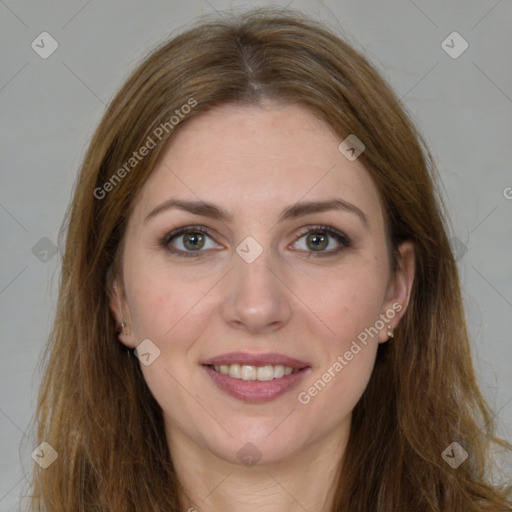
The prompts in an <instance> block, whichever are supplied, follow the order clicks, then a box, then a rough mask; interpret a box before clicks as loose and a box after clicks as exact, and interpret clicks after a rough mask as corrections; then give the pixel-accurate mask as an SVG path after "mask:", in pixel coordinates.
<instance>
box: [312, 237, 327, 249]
mask: <svg viewBox="0 0 512 512" xmlns="http://www.w3.org/2000/svg"><path fill="white" fill-rule="evenodd" d="M308 242H311V244H312V246H311V247H310V248H311V249H313V250H314V251H317V250H319V249H325V248H326V247H327V243H328V240H327V236H326V235H319V234H313V235H309V237H308Z"/></svg>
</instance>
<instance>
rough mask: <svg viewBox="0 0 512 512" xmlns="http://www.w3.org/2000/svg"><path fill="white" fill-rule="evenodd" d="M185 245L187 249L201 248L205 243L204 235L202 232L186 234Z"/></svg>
mask: <svg viewBox="0 0 512 512" xmlns="http://www.w3.org/2000/svg"><path fill="white" fill-rule="evenodd" d="M184 245H185V247H186V248H187V249H201V247H202V246H203V245H204V239H203V235H202V234H200V233H193V234H190V233H189V234H186V235H185V239H184Z"/></svg>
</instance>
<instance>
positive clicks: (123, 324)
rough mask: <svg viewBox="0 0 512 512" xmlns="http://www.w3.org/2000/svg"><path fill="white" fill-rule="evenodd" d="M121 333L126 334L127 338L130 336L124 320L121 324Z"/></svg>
mask: <svg viewBox="0 0 512 512" xmlns="http://www.w3.org/2000/svg"><path fill="white" fill-rule="evenodd" d="M121 331H122V332H123V333H124V334H126V335H127V336H129V335H130V334H131V332H130V329H128V325H127V324H126V322H125V321H124V320H123V321H122V322H121Z"/></svg>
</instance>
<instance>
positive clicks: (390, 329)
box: [386, 324, 393, 338]
mask: <svg viewBox="0 0 512 512" xmlns="http://www.w3.org/2000/svg"><path fill="white" fill-rule="evenodd" d="M386 334H387V335H388V336H389V337H390V338H393V329H392V328H391V324H388V332H387V333H386Z"/></svg>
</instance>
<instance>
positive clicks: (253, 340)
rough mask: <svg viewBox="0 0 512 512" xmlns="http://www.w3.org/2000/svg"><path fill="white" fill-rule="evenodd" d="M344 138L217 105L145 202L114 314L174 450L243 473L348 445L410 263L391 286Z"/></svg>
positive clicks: (273, 113) (271, 108)
mask: <svg viewBox="0 0 512 512" xmlns="http://www.w3.org/2000/svg"><path fill="white" fill-rule="evenodd" d="M340 142H341V140H340V139H339V138H338V137H337V136H335V135H334V134H333V133H332V132H331V131H330V130H329V129H328V128H327V127H326V125H324V124H323V123H321V122H320V121H319V120H318V119H316V118H315V117H314V116H313V115H312V114H311V113H310V112H309V111H308V110H306V109H305V108H303V107H300V106H296V105H295V106H282V105H281V106H279V105H275V104H268V105H267V108H266V109H256V108H254V107H234V106H223V107H220V108H216V109H214V110H211V111H209V112H207V113H203V114H201V115H200V116H197V117H196V118H193V119H190V120H189V122H188V124H187V125H184V126H183V127H182V128H181V129H180V131H177V132H176V134H175V136H174V138H173V139H172V141H171V143H170V144H169V145H168V147H167V148H166V150H165V152H164V153H163V155H162V156H161V157H160V159H159V162H158V164H157V166H156V167H155V169H154V172H153V173H152V175H151V176H150V178H149V180H148V181H147V182H146V184H145V185H144V187H143V188H142V190H141V191H140V194H139V196H138V197H137V200H136V204H135V209H134V211H133V213H132V215H131V217H130V219H129V222H128V226H127V231H126V239H125V246H124V253H123V269H122V271H123V279H124V290H121V288H122V287H121V286H120V285H119V286H117V287H115V288H114V291H113V292H112V295H111V308H112V310H113V312H114V314H115V316H116V318H117V320H118V321H119V322H121V320H124V321H125V322H126V323H127V324H128V327H129V329H130V330H131V332H129V333H128V334H121V335H120V339H121V341H122V342H123V343H124V344H126V345H128V346H130V347H132V348H135V347H137V346H139V345H140V344H141V343H142V345H140V348H139V350H138V351H137V352H138V357H139V359H140V360H141V363H140V364H141V369H142V371H143V374H144V378H145V380H146V382H147V384H148V386H149V388H150V390H151V392H152V394H153V395H154V397H155V399H156V400H157V402H158V403H159V404H160V406H161V408H162V410H163V413H164V418H165V424H166V431H167V436H168V441H169V445H170V447H171V451H172V447H173V446H176V445H177V444H178V442H179V443H181V444H183V443H185V444H187V445H188V446H190V447H194V449H197V450H200V451H203V452H204V453H207V454H208V456H209V457H210V456H211V455H215V456H217V457H220V458H222V459H224V460H226V461H232V462H235V463H244V464H247V465H251V464H253V463H254V462H255V461H256V460H257V459H260V463H264V462H277V461H284V460H286V459H288V458H289V457H292V456H294V455H297V454H299V453H306V452H308V450H315V449H316V448H315V447H318V446H320V445H321V444H323V445H324V446H326V445H329V446H330V447H331V448H334V447H335V446H337V445H339V444H340V443H341V444H343V443H344V442H345V441H346V439H347V436H348V431H349V426H350V418H351V411H352V409H353V408H354V406H355V405H356V403H357V401H358V400H359V398H360V397H361V395H362V393H363V391H364V389H365V387H366V385H367V383H368V380H369V378H370V375H371V372H372V368H373V365H374V361H375V356H376V351H377V347H378V344H379V343H382V342H385V341H387V340H388V335H387V331H388V324H390V325H391V327H392V328H395V327H396V325H397V324H398V321H399V319H400V317H401V316H402V315H403V313H404V311H405V307H406V305H407V302H408V296H409V291H410V286H411V283H412V275H413V253H412V250H411V247H410V246H407V245H406V246H404V247H403V248H402V256H403V270H400V271H398V272H397V273H396V274H395V275H391V273H390V268H389V258H388V251H387V247H386V238H385V225H384V217H383V212H382V209H381V204H380V201H379V197H378V193H377V189H376V187H375V185H374V184H373V182H372V180H371V178H370V175H369V173H368V172H367V171H366V170H365V168H364V167H363V165H362V164H361V163H360V161H359V160H358V159H355V160H353V161H351V160H349V159H347V158H346V157H345V156H344V154H343V153H342V152H341V151H340V150H339V149H338V146H339V144H340ZM119 186H122V184H120V185H119ZM290 372H292V373H291V374H290Z"/></svg>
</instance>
